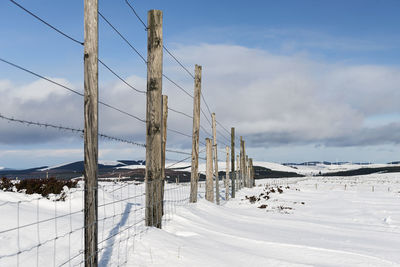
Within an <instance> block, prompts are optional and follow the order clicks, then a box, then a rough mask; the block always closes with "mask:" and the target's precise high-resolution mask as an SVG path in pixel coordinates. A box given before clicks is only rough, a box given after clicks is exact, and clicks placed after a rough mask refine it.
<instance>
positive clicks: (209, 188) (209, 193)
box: [206, 138, 214, 202]
mask: <svg viewBox="0 0 400 267" xmlns="http://www.w3.org/2000/svg"><path fill="white" fill-rule="evenodd" d="M212 154H213V151H212V144H211V139H210V138H206V199H207V200H208V201H210V202H214V185H213V155H212Z"/></svg>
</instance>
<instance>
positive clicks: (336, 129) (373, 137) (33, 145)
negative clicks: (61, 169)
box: [0, 0, 400, 168]
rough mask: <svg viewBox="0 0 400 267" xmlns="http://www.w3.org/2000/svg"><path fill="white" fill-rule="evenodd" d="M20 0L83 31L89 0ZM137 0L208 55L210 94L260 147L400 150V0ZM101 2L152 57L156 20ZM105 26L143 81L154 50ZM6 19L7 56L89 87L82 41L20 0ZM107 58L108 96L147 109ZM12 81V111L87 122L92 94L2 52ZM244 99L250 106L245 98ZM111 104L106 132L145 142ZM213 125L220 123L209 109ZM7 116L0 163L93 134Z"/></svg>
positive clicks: (115, 150)
mask: <svg viewBox="0 0 400 267" xmlns="http://www.w3.org/2000/svg"><path fill="white" fill-rule="evenodd" d="M18 3H20V4H21V5H23V6H24V7H26V8H27V9H29V10H30V11H32V12H33V13H35V14H37V15H39V16H40V17H42V18H43V19H45V20H46V21H48V22H50V23H51V24H53V25H54V26H56V27H58V28H60V29H62V30H63V31H65V32H66V33H68V34H69V35H71V36H73V37H74V38H76V39H78V40H83V25H82V23H83V1H48V0H47V1H44V0H43V1H28V0H24V1H23V0H20V1H18ZM131 3H132V5H133V6H134V7H135V8H136V10H137V12H138V13H139V15H140V16H141V17H142V18H143V19H144V20H145V21H146V13H147V11H148V10H150V9H160V10H162V11H163V17H164V28H163V32H164V44H165V45H166V46H167V47H168V48H170V50H171V51H172V52H173V53H174V54H175V55H176V56H177V57H178V58H179V59H181V60H182V62H183V63H184V64H185V65H186V66H187V67H188V68H189V69H190V70H192V69H193V66H194V64H200V65H202V66H203V93H204V95H205V97H206V99H208V102H209V104H210V106H211V109H212V110H213V111H215V112H216V113H217V119H218V120H219V121H221V122H223V124H224V125H225V126H226V127H231V126H235V127H236V128H237V131H238V134H240V135H243V136H244V137H245V139H246V140H247V146H248V149H247V150H248V152H249V154H250V156H253V157H254V158H255V159H257V160H267V161H277V162H284V161H297V162H299V161H306V160H331V161H335V160H339V161H346V160H347V161H379V162H387V161H391V160H399V159H400V156H398V155H399V153H400V147H399V144H398V143H399V141H400V137H399V136H397V134H396V131H397V130H398V129H400V124H399V123H400V122H399V118H400V116H399V115H400V107H398V102H399V101H398V100H399V99H398V97H400V95H399V93H398V92H400V88H399V87H400V85H399V84H400V83H399V77H400V76H399V74H400V66H399V60H400V49H399V46H400V37H399V36H400V35H399V26H400V25H399V24H400V23H399V18H398V14H399V11H400V2H399V1H227V0H226V1H201V3H199V2H195V1H172V0H171V1H161V0H160V1H151V0H147V1H134V2H131ZM99 10H100V12H102V14H103V15H104V16H105V17H107V19H109V20H110V21H111V22H112V23H113V24H114V25H115V26H116V27H117V28H118V29H119V30H120V31H121V32H122V33H123V34H124V36H126V37H127V38H128V39H129V41H130V42H132V44H134V46H135V47H137V49H138V50H139V51H140V53H141V54H143V55H144V56H146V50H145V49H146V32H145V31H144V29H143V26H142V25H141V24H140V23H139V21H138V20H137V19H136V17H135V16H134V15H133V13H132V12H131V10H130V9H129V7H128V6H127V5H126V4H125V1H124V0H118V1H100V3H99ZM99 28H100V33H99V36H100V53H99V57H100V58H101V59H102V60H103V61H104V62H106V63H107V64H108V65H109V66H111V67H113V69H114V70H115V71H116V72H118V74H120V75H121V76H123V77H124V78H126V79H127V80H129V81H130V82H131V83H132V84H134V85H135V86H137V87H138V88H139V89H144V88H145V86H146V84H145V78H146V67H145V65H144V64H143V62H141V60H140V58H139V57H138V56H137V55H135V54H134V53H133V52H132V50H131V49H130V48H129V47H128V46H127V45H126V44H125V43H124V42H123V41H122V40H121V39H120V38H119V37H118V36H117V35H116V34H115V33H114V32H113V31H112V30H111V29H110V28H109V27H108V25H107V24H105V23H104V21H103V20H101V19H99ZM0 32H1V35H2V38H3V41H2V42H0V57H1V58H4V59H7V60H10V61H12V62H15V63H17V64H20V65H22V66H24V67H27V68H30V69H32V70H34V71H36V72H38V73H40V74H43V75H45V76H46V77H51V78H54V79H59V80H60V81H61V82H63V83H64V84H68V85H70V86H71V87H73V88H74V89H76V90H80V91H82V87H83V84H82V79H83V71H82V70H83V66H82V53H83V48H82V47H81V46H80V45H78V44H75V43H73V42H71V41H70V40H68V39H66V38H64V37H63V36H60V35H59V34H58V33H56V32H54V31H52V30H51V29H49V28H48V27H47V26H45V25H43V24H42V23H40V22H38V21H37V20H35V19H34V18H32V17H31V16H29V15H28V14H26V13H24V12H23V11H22V10H20V9H19V8H17V7H16V6H14V5H13V4H12V3H11V2H9V1H2V2H1V3H0ZM164 60H165V62H164V72H165V73H166V74H168V75H169V76H170V77H172V78H173V79H174V80H176V81H177V82H179V83H180V84H181V85H182V86H184V87H185V88H188V89H189V91H191V90H192V88H193V84H192V81H191V79H190V77H188V76H187V75H186V74H185V73H184V72H183V71H182V70H181V69H180V68H179V67H177V66H176V64H175V63H174V62H173V61H171V58H169V57H168V55H167V54H164ZM99 71H100V74H99V77H100V97H101V98H102V99H107V101H108V102H110V103H112V104H114V105H118V106H119V105H122V106H123V107H124V108H126V109H127V110H129V111H130V112H132V113H133V112H136V113H135V114H138V115H140V116H144V108H143V107H144V98H143V96H140V95H137V94H132V93H131V92H129V90H127V89H126V88H124V86H123V85H121V84H120V83H118V81H117V80H116V79H115V77H114V76H112V75H110V73H109V72H107V71H106V70H105V69H104V68H102V67H101V66H100V67H99ZM163 90H164V92H165V93H166V94H168V95H169V97H170V103H171V105H172V106H171V107H175V108H176V109H179V110H183V111H185V112H187V113H189V114H190V113H191V112H192V111H191V101H190V99H187V98H185V96H184V95H182V94H181V93H179V92H178V91H177V89H176V88H174V87H173V86H172V85H171V84H169V83H168V82H167V81H164V89H163ZM22 93H24V94H23V96H22ZM0 94H1V95H3V97H2V100H0V105H1V108H0V113H1V114H3V115H7V116H14V117H16V118H21V119H27V120H33V121H46V122H51V123H55V124H63V125H67V126H71V127H76V128H80V127H81V125H82V119H81V117H80V115H81V112H80V111H81V110H80V109H81V108H82V101H81V99H80V98H79V97H77V96H73V95H72V96H71V95H69V94H68V93H66V92H62V91H60V89H58V88H54V87H52V86H49V85H46V84H45V83H44V84H42V83H41V82H39V81H38V80H37V78H35V77H32V76H31V75H29V74H26V73H23V72H21V71H19V70H16V69H14V68H12V67H10V66H7V65H5V64H3V63H0ZM226 95H229V98H227V97H226ZM128 99H129V101H127V100H128ZM239 103H240V104H241V107H243V110H241V109H238V108H234V109H232V105H233V106H238V105H239ZM64 105H65V106H64ZM239 111H240V112H239ZM100 115H101V116H102V117H101V121H100V128H101V130H103V132H106V133H110V134H113V135H115V136H122V137H125V138H129V139H135V140H138V141H142V142H143V132H144V129H143V126H142V125H140V124H137V123H136V122H132V121H131V120H130V119H128V118H126V117H123V116H121V115H119V114H114V113H113V112H111V111H109V110H107V109H101V110H100ZM170 119H171V122H170V126H171V127H173V128H174V129H180V130H182V131H183V132H186V133H190V132H191V121H190V120H188V121H187V120H185V119H182V118H179V116H177V115H174V114H170ZM202 124H203V125H204V126H206V125H207V122H206V121H205V120H204V118H202ZM0 129H2V130H1V132H2V133H1V134H0V167H1V166H5V167H14V168H22V167H32V166H36V165H52V164H58V163H60V162H66V161H74V160H81V159H82V156H81V152H80V151H81V150H82V139H80V138H79V137H76V136H74V135H71V134H67V133H60V132H56V131H55V132H54V131H51V130H44V129H40V128H39V129H35V128H34V127H28V128H27V127H26V126H21V125H13V124H11V123H5V122H1V121H0ZM221 131H222V130H221ZM222 132H223V131H222ZM204 137H205V136H202V138H204ZM169 140H170V146H171V147H173V148H179V149H188V148H189V147H190V139H189V140H182V138H180V137H179V136H173V135H171V136H170V138H169ZM219 140H221V141H224V138H223V137H222V136H220V137H219ZM221 143H222V142H221ZM100 146H101V151H100V158H102V159H128V158H135V159H137V158H143V156H144V151H143V149H137V148H135V147H127V146H126V145H122V144H117V143H112V142H103V141H102V142H101V143H100ZM252 153H253V155H252ZM179 156H180V155H173V154H172V155H170V156H169V157H170V158H171V159H179Z"/></svg>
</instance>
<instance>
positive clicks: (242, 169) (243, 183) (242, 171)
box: [240, 136, 246, 187]
mask: <svg viewBox="0 0 400 267" xmlns="http://www.w3.org/2000/svg"><path fill="white" fill-rule="evenodd" d="M245 158H246V154H245V152H244V141H243V137H242V136H241V137H240V181H241V187H243V186H246V176H245V171H246V168H245V166H244V165H245V163H244V161H245Z"/></svg>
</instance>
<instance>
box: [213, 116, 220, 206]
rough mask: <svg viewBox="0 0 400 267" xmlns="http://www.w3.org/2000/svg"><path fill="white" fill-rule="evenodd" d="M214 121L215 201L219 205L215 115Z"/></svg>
mask: <svg viewBox="0 0 400 267" xmlns="http://www.w3.org/2000/svg"><path fill="white" fill-rule="evenodd" d="M211 119H212V133H213V146H214V164H215V165H214V177H215V200H216V203H217V205H219V175H218V146H217V124H216V120H215V113H213V114H211Z"/></svg>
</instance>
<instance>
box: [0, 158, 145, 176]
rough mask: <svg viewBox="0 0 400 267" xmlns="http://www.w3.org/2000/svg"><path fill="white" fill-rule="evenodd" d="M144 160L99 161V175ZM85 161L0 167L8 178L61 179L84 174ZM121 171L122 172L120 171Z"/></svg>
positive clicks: (140, 163)
mask: <svg viewBox="0 0 400 267" xmlns="http://www.w3.org/2000/svg"><path fill="white" fill-rule="evenodd" d="M144 164H145V161H143V160H137V161H136V160H118V161H112V162H106V161H99V164H98V169H99V175H104V174H107V173H111V174H112V173H115V172H117V173H118V171H119V170H120V169H123V168H124V167H126V166H133V165H144ZM143 167H144V166H143ZM83 170H84V162H83V161H76V162H72V163H67V164H61V165H57V166H53V167H49V166H41V167H35V168H29V169H25V170H12V169H6V168H4V169H0V176H2V177H3V176H4V177H8V178H17V177H18V178H19V179H30V178H44V177H47V176H49V177H57V178H61V179H71V178H76V177H80V176H82V175H83ZM119 173H120V172H119Z"/></svg>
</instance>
